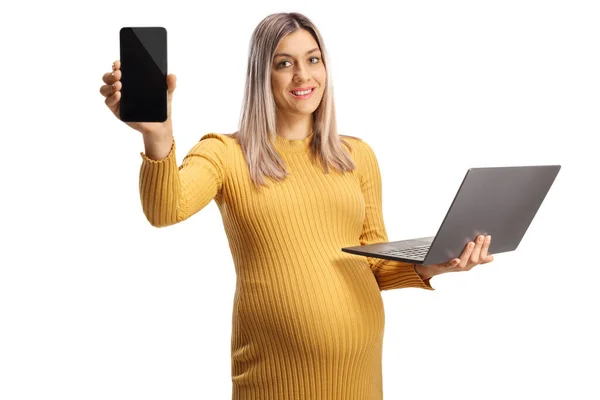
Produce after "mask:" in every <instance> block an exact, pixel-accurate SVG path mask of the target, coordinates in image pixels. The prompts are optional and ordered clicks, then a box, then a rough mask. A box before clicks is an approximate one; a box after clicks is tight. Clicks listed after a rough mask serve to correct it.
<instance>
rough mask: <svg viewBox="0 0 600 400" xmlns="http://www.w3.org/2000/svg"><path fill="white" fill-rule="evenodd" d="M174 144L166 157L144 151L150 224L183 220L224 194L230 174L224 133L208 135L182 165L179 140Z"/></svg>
mask: <svg viewBox="0 0 600 400" xmlns="http://www.w3.org/2000/svg"><path fill="white" fill-rule="evenodd" d="M170 144H171V147H170V148H169V151H168V152H167V155H166V156H165V157H164V158H160V159H157V160H155V159H152V158H151V157H150V156H149V155H148V154H145V153H140V155H141V156H142V165H141V168H140V181H139V188H140V200H141V203H142V209H143V211H144V215H145V216H146V218H147V219H148V221H149V222H150V224H151V225H152V226H155V227H157V228H160V227H165V226H169V225H173V224H176V223H178V222H181V221H183V220H185V219H187V218H189V217H191V216H192V215H194V214H195V213H197V212H198V211H200V210H201V209H203V208H204V207H205V206H206V205H208V203H210V201H211V200H212V199H214V198H215V197H217V196H219V195H220V192H221V190H222V187H223V182H224V180H225V176H226V169H227V146H226V143H225V140H224V139H223V137H222V136H220V135H218V134H214V133H209V134H206V135H204V136H203V137H202V138H201V139H200V141H199V142H198V143H196V144H195V145H194V146H193V147H192V148H191V149H190V150H189V152H188V153H187V155H186V156H185V157H184V159H183V162H182V164H181V166H180V167H178V166H177V161H176V157H175V154H176V152H175V150H176V147H175V140H172V142H171V143H170ZM163 145H164V144H163ZM151 150H152V149H151ZM159 151H160V149H159Z"/></svg>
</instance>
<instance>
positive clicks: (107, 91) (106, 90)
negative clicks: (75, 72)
mask: <svg viewBox="0 0 600 400" xmlns="http://www.w3.org/2000/svg"><path fill="white" fill-rule="evenodd" d="M121 85H122V83H121V81H117V82H115V83H113V84H112V85H102V86H100V94H101V95H102V96H104V97H106V96H110V95H112V94H113V93H115V92H116V91H119V90H121Z"/></svg>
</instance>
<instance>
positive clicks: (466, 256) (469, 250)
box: [458, 242, 475, 268]
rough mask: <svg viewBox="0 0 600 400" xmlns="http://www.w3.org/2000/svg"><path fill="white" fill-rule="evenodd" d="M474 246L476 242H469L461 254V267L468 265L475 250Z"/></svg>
mask: <svg viewBox="0 0 600 400" xmlns="http://www.w3.org/2000/svg"><path fill="white" fill-rule="evenodd" d="M474 247H475V243H473V242H469V243H467V245H466V246H465V249H464V251H463V252H462V254H461V255H460V263H459V264H458V266H459V267H460V268H465V267H466V266H467V262H468V261H469V257H470V256H471V253H472V252H473V248H474Z"/></svg>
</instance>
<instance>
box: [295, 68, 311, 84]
mask: <svg viewBox="0 0 600 400" xmlns="http://www.w3.org/2000/svg"><path fill="white" fill-rule="evenodd" d="M309 79H310V73H309V72H308V67H307V66H305V65H300V64H298V67H297V68H296V71H295V74H294V81H295V82H304V81H307V80H309Z"/></svg>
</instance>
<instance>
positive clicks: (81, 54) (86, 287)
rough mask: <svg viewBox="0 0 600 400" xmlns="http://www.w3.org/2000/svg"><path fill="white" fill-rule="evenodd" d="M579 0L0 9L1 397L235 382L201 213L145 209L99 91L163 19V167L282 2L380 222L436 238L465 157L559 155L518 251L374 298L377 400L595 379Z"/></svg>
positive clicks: (593, 122) (542, 389) (212, 118)
mask: <svg viewBox="0 0 600 400" xmlns="http://www.w3.org/2000/svg"><path fill="white" fill-rule="evenodd" d="M595 3H596V2H593V1H587V2H586V1H573V0H571V1H529V0H519V1H452V2H449V1H424V0H423V1H413V2H407V1H404V2H394V3H393V8H392V5H391V4H392V3H390V4H386V3H381V4H378V2H376V1H368V2H365V3H363V4H357V5H355V6H353V5H349V4H347V3H346V4H345V5H343V4H341V3H340V4H334V3H330V2H322V1H319V2H306V1H302V2H290V1H276V2H267V1H261V2H252V3H242V2H240V3H239V4H233V3H231V2H228V3H221V2H218V1H213V2H210V3H208V4H207V3H204V2H187V1H186V2H183V1H168V2H166V1H160V2H150V1H143V2H142V1H135V2H134V1H129V2H127V1H122V2H87V3H83V2H78V3H75V2H73V3H67V2H64V1H54V2H44V3H42V2H35V3H31V2H29V3H20V4H19V5H17V3H15V2H13V3H12V5H10V6H4V10H5V11H6V12H3V16H4V19H3V24H2V25H1V26H0V30H1V32H0V33H1V34H2V35H1V37H2V46H3V51H2V54H3V56H2V62H1V64H0V68H1V71H0V72H1V73H2V77H3V81H2V98H1V100H0V101H1V102H2V107H1V110H2V111H1V113H2V125H1V126H2V127H1V131H2V136H1V138H2V141H1V143H2V146H1V149H2V157H0V162H1V163H2V165H1V168H0V171H1V174H2V181H1V182H2V189H1V191H2V196H0V202H1V203H0V204H1V207H0V212H1V213H2V214H1V220H0V226H1V228H2V231H1V232H2V239H1V241H0V249H1V251H0V263H1V265H0V398H2V399H4V400H17V399H50V398H60V399H63V400H67V399H77V400H79V399H85V400H92V399H102V400H104V399H111V400H119V399H144V400H149V399H179V400H183V399H199V398H202V399H204V398H207V399H208V398H210V399H227V398H230V397H231V377H230V372H231V371H230V348H229V345H230V335H231V311H232V304H233V303H232V302H233V293H234V290H235V272H234V267H233V263H232V259H231V255H230V252H229V247H228V243H227V239H226V236H225V232H224V230H223V225H222V221H221V216H220V214H219V211H218V209H217V207H216V205H215V203H214V202H211V203H210V204H209V205H208V206H207V207H206V208H205V209H204V210H202V211H201V212H200V213H198V214H196V215H195V216H193V218H191V219H189V220H187V221H185V222H183V223H180V224H178V225H175V226H171V227H168V228H163V229H157V228H154V227H152V226H150V225H149V223H148V222H147V221H146V219H145V217H144V215H143V213H142V209H141V204H140V199H139V192H138V174H139V167H140V164H141V157H140V155H139V152H140V151H143V143H142V138H141V136H140V134H139V133H138V132H136V131H133V130H131V129H129V128H128V127H127V126H125V125H124V124H123V123H121V122H120V121H118V120H117V119H116V118H115V117H114V116H113V115H112V114H111V113H110V111H109V110H108V109H107V108H106V106H105V104H104V98H103V97H102V96H101V95H100V93H99V88H100V86H101V85H102V81H101V77H102V75H103V74H104V73H105V72H109V71H110V68H111V63H112V62H113V61H115V60H117V59H118V58H119V41H118V33H119V29H120V28H121V27H123V26H153V25H159V26H164V27H166V28H167V30H168V35H169V36H168V57H169V73H174V74H176V75H177V78H178V81H177V85H178V87H177V89H176V91H175V95H174V102H173V120H174V131H175V137H176V139H177V142H178V149H179V150H178V153H177V159H178V162H181V160H182V158H183V156H184V154H185V152H187V150H188V149H189V148H190V147H191V146H192V145H194V144H195V143H196V142H197V141H198V140H199V138H200V137H201V136H202V135H203V134H205V133H208V132H219V133H231V132H234V131H235V130H237V123H238V117H239V111H240V107H241V100H242V94H243V85H244V79H245V72H246V62H247V56H248V45H249V40H250V36H251V34H252V31H253V29H254V28H255V26H256V25H257V24H258V23H259V22H260V20H262V19H263V18H264V17H266V16H267V15H269V14H271V13H274V12H291V11H298V12H301V13H304V14H305V15H307V16H308V17H309V18H311V19H312V20H313V22H314V23H315V24H316V25H317V27H318V28H319V29H320V30H321V33H322V34H323V36H324V38H325V45H326V47H327V48H328V50H329V51H330V55H331V65H330V77H331V78H332V79H333V80H334V85H335V99H336V106H337V111H338V123H339V127H340V133H341V134H349V135H353V136H359V137H361V138H363V139H364V140H365V141H367V142H368V143H369V144H371V146H372V147H373V148H374V150H375V152H376V154H377V157H378V160H379V163H380V167H381V171H382V177H383V190H384V215H385V221H386V226H387V231H388V236H389V239H390V240H401V239H406V238H411V237H420V236H429V235H433V234H434V233H435V232H436V230H437V228H438V227H439V224H440V222H441V220H442V218H443V216H444V215H445V213H446V211H447V209H448V206H449V205H450V202H451V201H452V199H453V197H454V195H455V193H456V190H457V188H458V186H459V184H460V182H461V181H462V178H463V177H464V174H465V172H466V170H467V169H468V168H469V167H477V166H508V165H539V164H561V165H562V170H561V171H560V173H559V175H558V177H557V179H556V181H555V183H554V185H553V186H552V188H551V190H550V192H549V194H548V196H547V197H546V200H545V201H544V203H543V204H542V206H541V208H540V210H539V212H538V213H537V215H536V216H535V219H534V221H533V222H532V224H531V226H530V228H529V230H528V231H527V234H526V235H525V237H524V239H523V241H522V242H521V244H520V246H519V248H518V250H517V251H515V252H511V253H503V254H498V255H497V256H496V259H495V261H494V262H493V263H491V264H488V265H482V266H479V267H477V268H475V269H473V270H472V271H470V272H464V273H452V274H445V275H442V276H438V277H435V278H433V279H432V285H433V286H434V287H435V288H436V290H435V291H434V292H431V291H425V290H421V289H403V290H393V291H386V292H383V293H382V295H383V297H384V303H385V309H386V331H385V339H384V359H383V362H384V394H385V398H386V399H413V400H416V399H442V398H449V399H462V400H466V399H507V398H510V399H533V398H536V399H542V398H547V397H552V398H557V399H567V398H569V399H598V398H600V389H599V388H598V385H597V383H594V380H595V379H596V378H597V377H598V370H599V368H598V359H599V358H600V352H599V346H598V337H599V335H600V331H599V329H598V328H597V326H598V325H597V322H598V304H600V302H599V300H600V296H599V295H598V292H597V289H596V280H597V278H598V276H599V273H598V267H599V266H600V265H599V264H600V263H599V262H598V248H599V247H598V235H597V233H596V232H597V226H598V222H599V218H598V211H597V205H598V204H599V203H600V201H599V200H600V199H599V198H598V195H597V194H596V193H597V190H596V189H597V187H598V182H599V174H598V173H599V170H600V168H599V167H598V156H597V153H598V145H597V144H592V143H597V141H596V136H598V134H599V133H600V132H599V128H600V126H599V125H600V118H599V106H600V90H599V89H600V78H599V77H600V74H599V71H600V56H599V52H598V45H599V39H600V25H599V24H598V20H599V19H600V13H599V12H598V9H597V8H596V4H595ZM84 4H85V5H84Z"/></svg>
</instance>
